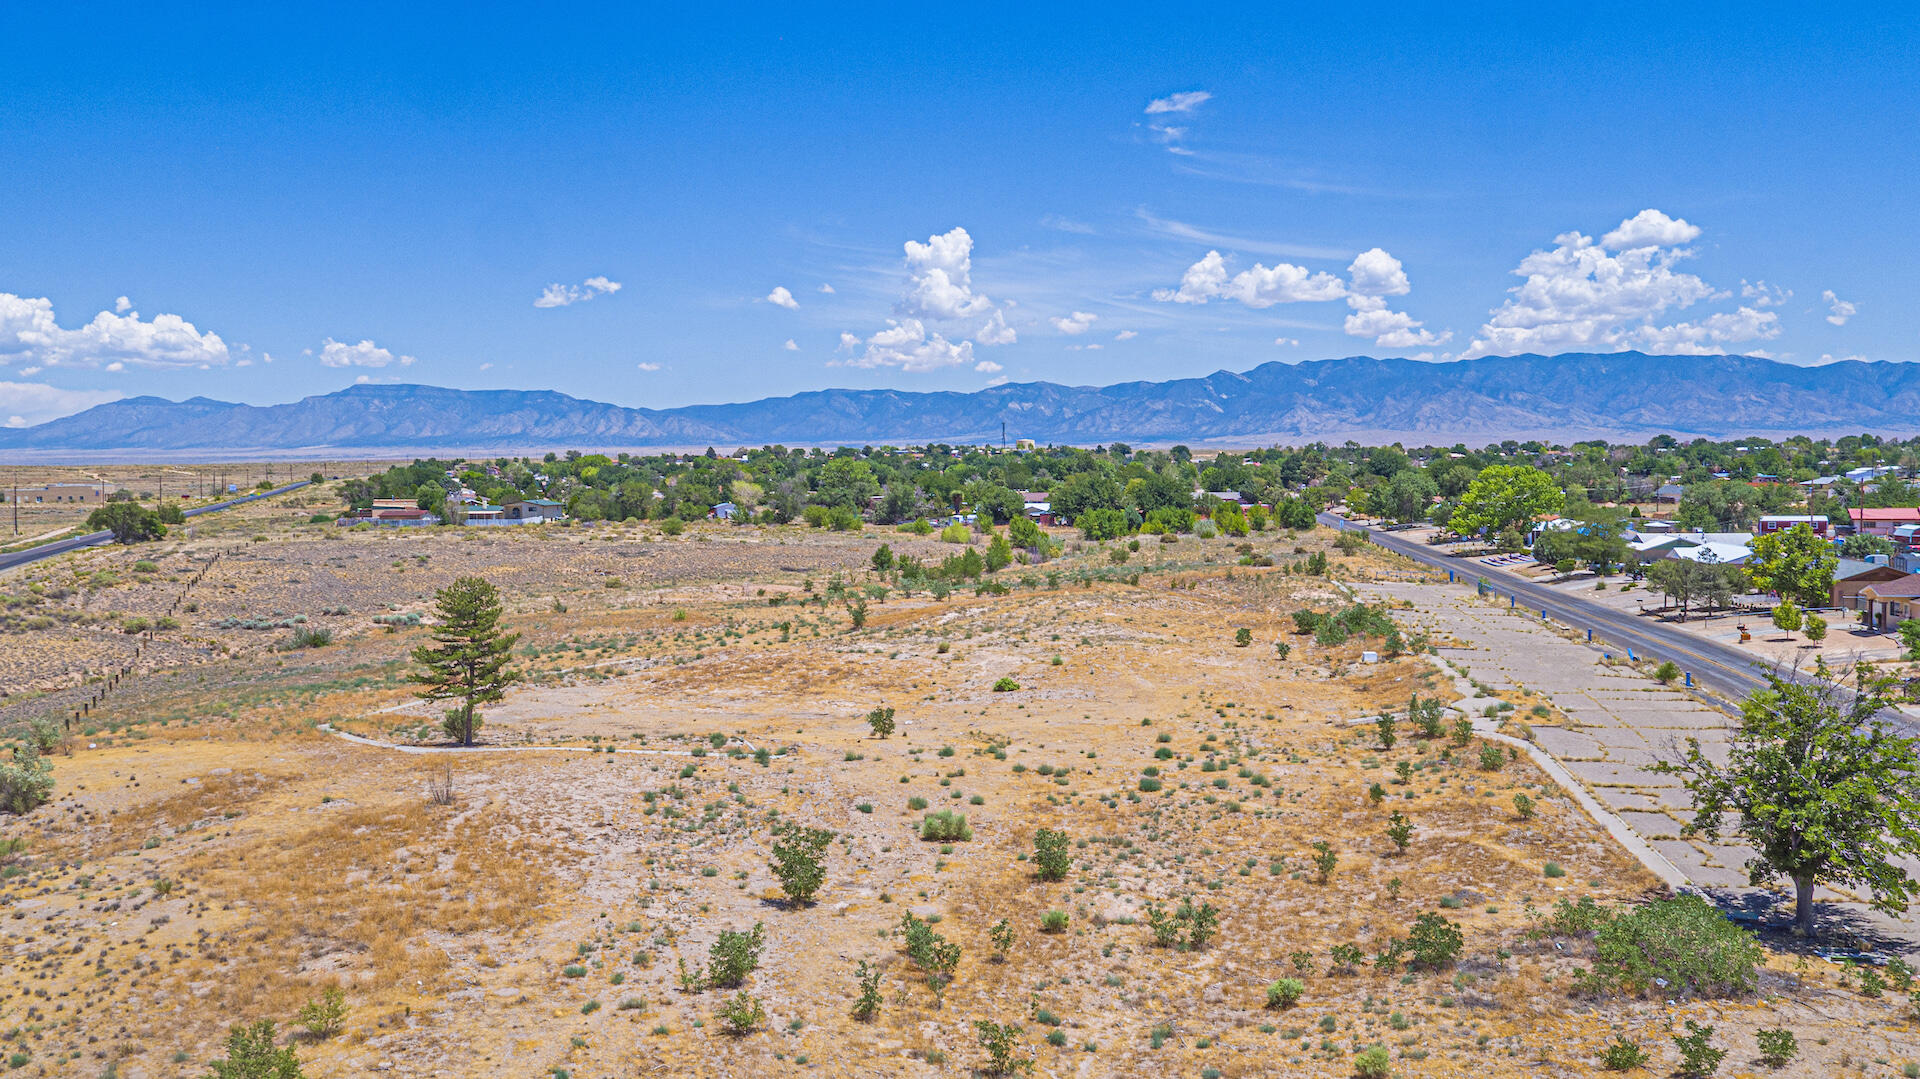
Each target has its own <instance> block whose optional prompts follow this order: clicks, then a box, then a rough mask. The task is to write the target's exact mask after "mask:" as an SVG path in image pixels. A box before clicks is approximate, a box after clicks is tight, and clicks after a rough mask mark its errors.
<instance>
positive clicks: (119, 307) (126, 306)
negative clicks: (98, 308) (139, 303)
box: [113, 296, 133, 315]
mask: <svg viewBox="0 0 1920 1079" xmlns="http://www.w3.org/2000/svg"><path fill="white" fill-rule="evenodd" d="M113 309H114V311H115V312H116V313H118V314H122V315H124V314H126V313H127V312H129V311H131V310H133V301H132V300H129V299H127V298H126V297H125V296H122V297H120V298H118V299H116V300H114V301H113Z"/></svg>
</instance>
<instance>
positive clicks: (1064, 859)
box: [1033, 828, 1073, 880]
mask: <svg viewBox="0 0 1920 1079" xmlns="http://www.w3.org/2000/svg"><path fill="white" fill-rule="evenodd" d="M1033 848H1034V853H1033V864H1034V869H1035V872H1036V873H1037V874H1038V876H1039V877H1040V879H1041V880H1065V879H1066V876H1067V870H1068V869H1069V868H1070V867H1071V866H1072V865H1073V859H1072V858H1071V857H1070V856H1069V855H1068V854H1067V833H1065V832H1062V831H1059V830H1057V829H1053V828H1042V829H1040V830H1039V831H1037V832H1035V833H1033Z"/></svg>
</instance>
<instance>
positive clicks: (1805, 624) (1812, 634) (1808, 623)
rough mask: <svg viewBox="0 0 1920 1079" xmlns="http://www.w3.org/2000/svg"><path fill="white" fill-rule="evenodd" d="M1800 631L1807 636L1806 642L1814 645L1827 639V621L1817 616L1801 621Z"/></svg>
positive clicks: (1813, 615) (1810, 616) (1808, 616)
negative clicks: (1811, 642)
mask: <svg viewBox="0 0 1920 1079" xmlns="http://www.w3.org/2000/svg"><path fill="white" fill-rule="evenodd" d="M1800 629H1801V631H1802V632H1804V633H1805V634H1806V635H1807V640H1809V641H1813V642H1815V643H1816V644H1817V643H1819V642H1820V641H1824V640H1826V639H1827V620H1826V619H1824V618H1822V617H1820V616H1819V615H1817V614H1810V615H1807V616H1806V617H1805V618H1803V619H1801V622H1800Z"/></svg>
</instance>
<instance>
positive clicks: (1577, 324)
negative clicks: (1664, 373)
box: [1461, 210, 1780, 358]
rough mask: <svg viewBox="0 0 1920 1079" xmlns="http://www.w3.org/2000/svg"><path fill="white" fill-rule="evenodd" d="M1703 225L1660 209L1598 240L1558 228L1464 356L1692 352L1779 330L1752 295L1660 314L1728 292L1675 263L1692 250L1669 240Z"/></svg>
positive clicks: (1686, 237)
mask: <svg viewBox="0 0 1920 1079" xmlns="http://www.w3.org/2000/svg"><path fill="white" fill-rule="evenodd" d="M1699 235H1700V229H1699V228H1698V227H1696V226H1694V225H1690V224H1688V223H1687V222H1685V221H1683V220H1678V219H1675V218H1671V217H1668V216H1667V215H1666V214H1664V213H1661V212H1660V211H1658V210H1643V211H1641V212H1640V213H1639V214H1636V215H1635V216H1633V217H1631V218H1628V219H1627V220H1625V221H1623V222H1621V223H1620V227H1619V228H1616V229H1614V230H1613V231H1612V232H1609V233H1607V234H1606V236H1605V237H1603V238H1602V240H1601V242H1600V243H1597V244H1596V243H1595V242H1594V240H1593V238H1592V237H1590V236H1585V235H1582V234H1581V233H1579V232H1567V233H1562V234H1561V235H1559V236H1557V237H1555V238H1554V247H1553V248H1552V249H1550V250H1545V251H1535V252H1533V253H1532V254H1530V255H1528V256H1527V257H1526V258H1524V259H1522V260H1521V261H1520V265H1519V266H1518V267H1517V268H1516V269H1515V270H1514V271H1513V273H1514V275H1515V276H1516V277H1519V278H1521V283H1520V284H1518V285H1515V286H1514V287H1513V288H1511V289H1509V290H1508V292H1509V293H1511V297H1510V298H1509V299H1508V300H1507V301H1506V302H1504V303H1502V304H1501V305H1500V306H1499V307H1498V308H1496V309H1495V310H1494V311H1493V312H1492V314H1491V317H1490V318H1489V319H1488V320H1487V322H1486V324H1485V325H1484V326H1482V327H1481V328H1480V332H1479V333H1478V334H1477V335H1475V337H1474V339H1473V341H1472V342H1471V343H1469V344H1468V345H1467V347H1466V349H1465V350H1463V351H1462V353H1461V356H1462V357H1463V358H1472V357H1475V356H1485V355H1489V354H1494V353H1498V354H1503V355H1511V354H1514V353H1521V352H1542V353H1553V352H1567V351H1581V350H1588V351H1597V352H1619V351H1623V350H1626V349H1640V350H1643V351H1647V352H1667V353H1679V354H1689V355H1697V354H1706V353H1714V352H1724V351H1726V349H1727V347H1728V346H1730V345H1738V344H1741V343H1743V342H1748V341H1761V340H1769V339H1771V338H1774V337H1777V336H1779V334H1780V318H1779V316H1778V315H1777V314H1775V313H1774V312H1772V311H1762V310H1760V309H1759V307H1758V305H1754V306H1746V305H1743V306H1740V307H1739V308H1738V309H1737V310H1735V311H1730V312H1721V313H1717V314H1712V315H1709V316H1706V317H1704V318H1698V319H1695V320H1692V321H1683V322H1674V323H1671V324H1667V325H1662V324H1661V320H1662V319H1663V318H1664V317H1667V313H1668V312H1669V311H1678V310H1683V309H1685V308H1689V307H1692V306H1693V305H1695V304H1697V303H1701V302H1703V301H1709V300H1722V299H1726V298H1727V297H1728V296H1729V295H1730V294H1728V293H1723V292H1720V291H1718V290H1716V289H1715V288H1714V287H1713V286H1711V285H1709V284H1707V283H1706V282H1705V281H1703V280H1701V279H1700V278H1699V277H1697V276H1695V275H1693V274H1689V273H1683V272H1681V271H1680V270H1678V269H1676V268H1675V267H1676V265H1677V264H1678V263H1679V262H1680V261H1681V260H1683V259H1685V258H1686V257H1687V256H1688V255H1689V254H1690V252H1689V251H1687V250H1686V249H1685V248H1681V247H1677V246H1675V245H1677V244H1681V243H1687V242H1690V241H1692V240H1693V239H1695V238H1697V237H1698V236H1699Z"/></svg>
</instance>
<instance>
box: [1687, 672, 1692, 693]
mask: <svg viewBox="0 0 1920 1079" xmlns="http://www.w3.org/2000/svg"><path fill="white" fill-rule="evenodd" d="M1687 688H1688V689H1692V688H1693V672H1692V671H1688V672H1687Z"/></svg>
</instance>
